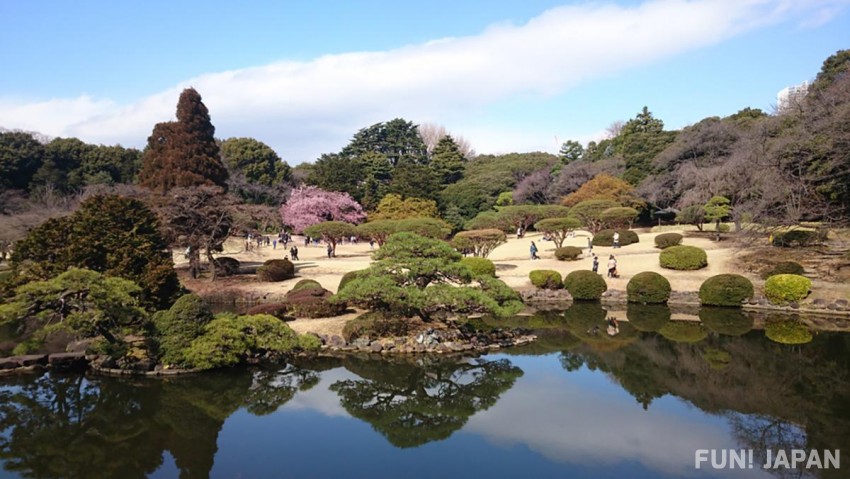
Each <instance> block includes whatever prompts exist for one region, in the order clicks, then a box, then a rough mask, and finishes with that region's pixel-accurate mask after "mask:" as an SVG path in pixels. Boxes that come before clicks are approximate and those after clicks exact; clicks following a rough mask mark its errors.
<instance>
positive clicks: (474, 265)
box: [460, 256, 496, 278]
mask: <svg viewBox="0 0 850 479" xmlns="http://www.w3.org/2000/svg"><path fill="white" fill-rule="evenodd" d="M460 263H461V264H462V265H464V266H466V267H467V268H469V270H470V271H472V274H473V275H475V276H491V277H493V278H495V277H496V265H495V264H493V262H492V261H490V260H489V259H487V258H475V257H473V256H468V257H466V258H463V259H462V260H460Z"/></svg>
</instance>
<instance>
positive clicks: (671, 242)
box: [655, 233, 683, 249]
mask: <svg viewBox="0 0 850 479" xmlns="http://www.w3.org/2000/svg"><path fill="white" fill-rule="evenodd" d="M682 238H683V237H682V235H680V234H679V233H661V234H660V235H658V236H656V237H655V247H656V248H658V249H666V248H669V247H671V246H679V245H680V244H682Z"/></svg>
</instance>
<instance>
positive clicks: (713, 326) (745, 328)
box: [699, 306, 755, 336]
mask: <svg viewBox="0 0 850 479" xmlns="http://www.w3.org/2000/svg"><path fill="white" fill-rule="evenodd" d="M699 320H700V321H701V322H702V324H704V325H705V326H706V327H707V328H708V329H710V330H712V331H714V332H715V333H718V334H723V335H726V336H743V335H745V334H747V333H748V332H750V331H751V330H752V329H753V324H754V322H755V321H754V320H753V318H752V317H751V316H749V315H747V314H744V312H743V311H741V310H740V309H729V308H714V307H711V306H707V307H702V308H700V310H699Z"/></svg>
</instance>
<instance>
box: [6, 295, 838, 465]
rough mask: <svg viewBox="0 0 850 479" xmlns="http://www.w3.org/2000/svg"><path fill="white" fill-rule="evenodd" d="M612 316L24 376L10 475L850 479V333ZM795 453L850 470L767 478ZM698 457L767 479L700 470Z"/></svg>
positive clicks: (9, 449)
mask: <svg viewBox="0 0 850 479" xmlns="http://www.w3.org/2000/svg"><path fill="white" fill-rule="evenodd" d="M600 310H601V308H599V307H598V306H588V307H579V308H571V310H570V311H568V312H567V313H543V314H539V315H536V316H534V317H533V318H530V319H529V318H525V319H523V320H521V321H525V322H526V324H528V325H530V326H532V327H533V328H534V329H535V331H536V332H537V333H538V334H539V335H540V340H539V341H537V342H536V343H534V344H530V345H528V346H525V347H522V348H515V349H510V350H505V351H502V352H499V353H498V354H489V355H485V356H481V357H467V358H433V357H417V358H405V359H401V358H399V359H395V360H389V359H386V358H383V359H382V358H370V357H365V356H364V357H354V356H350V357H347V358H321V359H316V360H311V361H303V362H298V363H297V364H290V365H286V366H275V367H257V368H250V369H241V370H232V371H221V372H212V373H207V374H201V375H197V376H191V377H182V378H173V379H167V380H166V379H119V378H106V377H84V376H81V375H61V374H44V375H39V376H35V375H30V376H16V377H7V378H5V379H2V380H0V463H2V468H0V477H33V478H89V477H91V478H111V477H116V478H137V477H155V478H175V477H181V478H206V477H215V478H255V477H257V478H275V477H297V478H302V477H303V478H340V477H364V478H366V477H368V478H379V477H381V478H382V477H387V478H398V477H405V478H408V477H409V478H432V477H433V478H446V477H470V478H477V477H483V478H503V477H504V478H509V477H510V478H514V477H518V476H523V477H529V478H565V477H573V478H575V477H578V478H582V477H588V478H590V477H593V478H618V479H619V478H624V477H627V478H678V477H696V478H703V477H723V478H725V477H735V478H738V477H801V473H802V477H824V478H832V477H835V478H838V477H841V478H846V477H850V474H848V470H850V334H841V333H815V334H813V335H811V337H808V336H805V334H802V335H801V333H800V332H799V331H798V332H795V331H794V330H793V328H790V329H789V328H788V327H784V329H782V331H784V333H782V334H780V333H777V332H776V330H775V329H776V328H774V330H770V331H769V334H770V336H771V337H773V339H770V338H768V337H767V334H766V333H765V331H764V330H762V329H759V328H760V327H761V324H760V323H759V322H760V320H759V319H758V318H756V319H755V321H754V322H749V323H746V324H745V327H741V326H740V321H741V317H739V316H729V315H738V314H739V313H735V312H732V313H729V312H728V311H720V312H713V313H711V314H713V316H712V315H711V314H705V313H703V314H701V316H702V317H703V320H704V322H703V323H699V322H693V321H691V322H685V321H669V319H668V318H669V317H670V314H669V310H667V312H665V310H664V309H662V310H657V309H655V310H653V309H650V310H648V311H647V310H630V312H629V313H628V314H629V316H630V319H632V320H633V322H632V323H628V324H627V323H625V322H621V323H619V325H617V329H618V330H619V331H612V332H613V333H614V334H613V335H609V334H608V331H607V329H605V328H606V324H607V323H606V321H605V319H606V314H610V313H608V312H605V311H604V310H602V313H601V316H600V312H599V311H600ZM674 317H675V315H674ZM730 317H731V318H732V319H731V320H730V319H729V318H730ZM517 321H520V320H517ZM754 324H755V325H756V329H752V330H749V329H750V328H751V327H752V326H753V325H754ZM788 331H791V332H790V333H789V332H788ZM780 332H781V331H780ZM783 334H784V335H783ZM801 337H802V338H803V339H802V340H805V341H808V342H806V343H805V344H796V345H789V344H782V343H779V342H776V340H777V339H779V340H782V341H785V342H789V341H797V340H801V339H799V338H801ZM782 448H785V449H788V450H790V449H807V450H811V449H816V450H841V451H842V452H844V453H845V457H841V459H843V460H844V461H843V462H842V463H841V465H842V466H843V468H841V469H839V470H835V469H829V470H798V471H787V470H770V471H767V470H762V469H761V468H760V467H761V464H762V463H763V462H764V458H763V455H764V451H766V450H768V449H770V450H773V451H776V450H779V449H782ZM698 449H709V450H711V449H714V450H725V449H736V450H740V449H754V451H755V452H754V454H755V456H754V468H753V469H743V470H742V469H734V470H730V469H722V470H717V469H711V468H710V467H709V466H710V464H705V463H704V464H703V468H702V469H700V470H696V469H695V467H694V465H695V451H696V450H698Z"/></svg>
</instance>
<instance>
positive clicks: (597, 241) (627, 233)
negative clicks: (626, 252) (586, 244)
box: [593, 230, 640, 246]
mask: <svg viewBox="0 0 850 479" xmlns="http://www.w3.org/2000/svg"><path fill="white" fill-rule="evenodd" d="M614 232H615V230H602V231H600V232H599V233H596V234H595V235H593V246H613V245H614ZM616 232H617V233H620V246H627V245H630V244H633V243H638V242H640V238H638V234H637V233H635V232H634V231H632V230H616Z"/></svg>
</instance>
